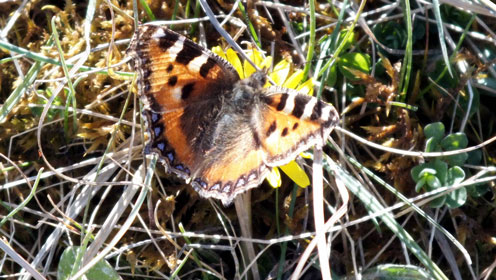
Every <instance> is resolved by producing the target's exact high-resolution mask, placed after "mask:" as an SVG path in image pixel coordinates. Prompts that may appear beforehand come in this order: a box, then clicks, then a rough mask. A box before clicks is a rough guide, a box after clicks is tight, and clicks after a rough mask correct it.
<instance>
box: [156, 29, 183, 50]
mask: <svg viewBox="0 0 496 280" xmlns="http://www.w3.org/2000/svg"><path fill="white" fill-rule="evenodd" d="M177 40H179V35H178V34H175V33H172V32H167V33H166V36H164V37H160V39H159V40H158V46H159V47H160V48H161V49H162V51H164V52H165V51H167V50H168V49H170V47H172V46H174V44H175V43H176V42H177Z"/></svg>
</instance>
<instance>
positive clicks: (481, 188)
mask: <svg viewBox="0 0 496 280" xmlns="http://www.w3.org/2000/svg"><path fill="white" fill-rule="evenodd" d="M490 189H491V186H489V184H475V185H470V186H467V192H468V194H469V195H470V196H471V197H481V196H483V195H485V194H486V193H487V192H488V191H489V190H490Z"/></svg>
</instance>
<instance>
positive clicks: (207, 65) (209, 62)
mask: <svg viewBox="0 0 496 280" xmlns="http://www.w3.org/2000/svg"><path fill="white" fill-rule="evenodd" d="M214 66H215V60H214V59H213V58H211V57H209V58H208V59H207V61H206V62H205V63H203V65H202V66H201V67H200V75H201V76H202V77H203V78H206V77H207V75H208V72H209V71H210V69H212V68H213V67H214Z"/></svg>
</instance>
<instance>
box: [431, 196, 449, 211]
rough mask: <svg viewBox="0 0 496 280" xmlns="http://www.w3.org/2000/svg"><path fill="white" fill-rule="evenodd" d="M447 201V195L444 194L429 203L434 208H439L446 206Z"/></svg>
mask: <svg viewBox="0 0 496 280" xmlns="http://www.w3.org/2000/svg"><path fill="white" fill-rule="evenodd" d="M445 202H446V195H443V196H440V197H438V198H436V199H434V200H433V201H431V203H429V206H430V207H432V208H439V207H442V206H444V203H445Z"/></svg>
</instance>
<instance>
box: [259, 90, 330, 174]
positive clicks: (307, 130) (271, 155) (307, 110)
mask: <svg viewBox="0 0 496 280" xmlns="http://www.w3.org/2000/svg"><path fill="white" fill-rule="evenodd" d="M264 100H265V101H266V103H267V107H266V109H265V110H263V111H262V119H263V124H262V128H261V132H260V134H261V135H262V136H263V140H262V144H263V148H264V150H265V152H266V163H267V165H269V166H277V165H282V164H286V163H288V162H289V161H291V160H292V159H294V157H295V156H296V155H298V154H299V153H301V152H303V151H305V150H307V149H308V148H310V147H311V146H313V145H323V144H324V141H325V138H327V136H329V134H330V132H331V130H332V129H333V128H334V126H336V124H337V122H338V113H337V112H336V110H335V109H334V107H333V106H332V105H330V104H327V103H325V102H322V101H320V100H318V99H317V98H315V97H312V96H308V95H305V94H301V93H298V92H297V91H295V90H290V89H285V88H279V87H271V88H268V89H265V98H264Z"/></svg>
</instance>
